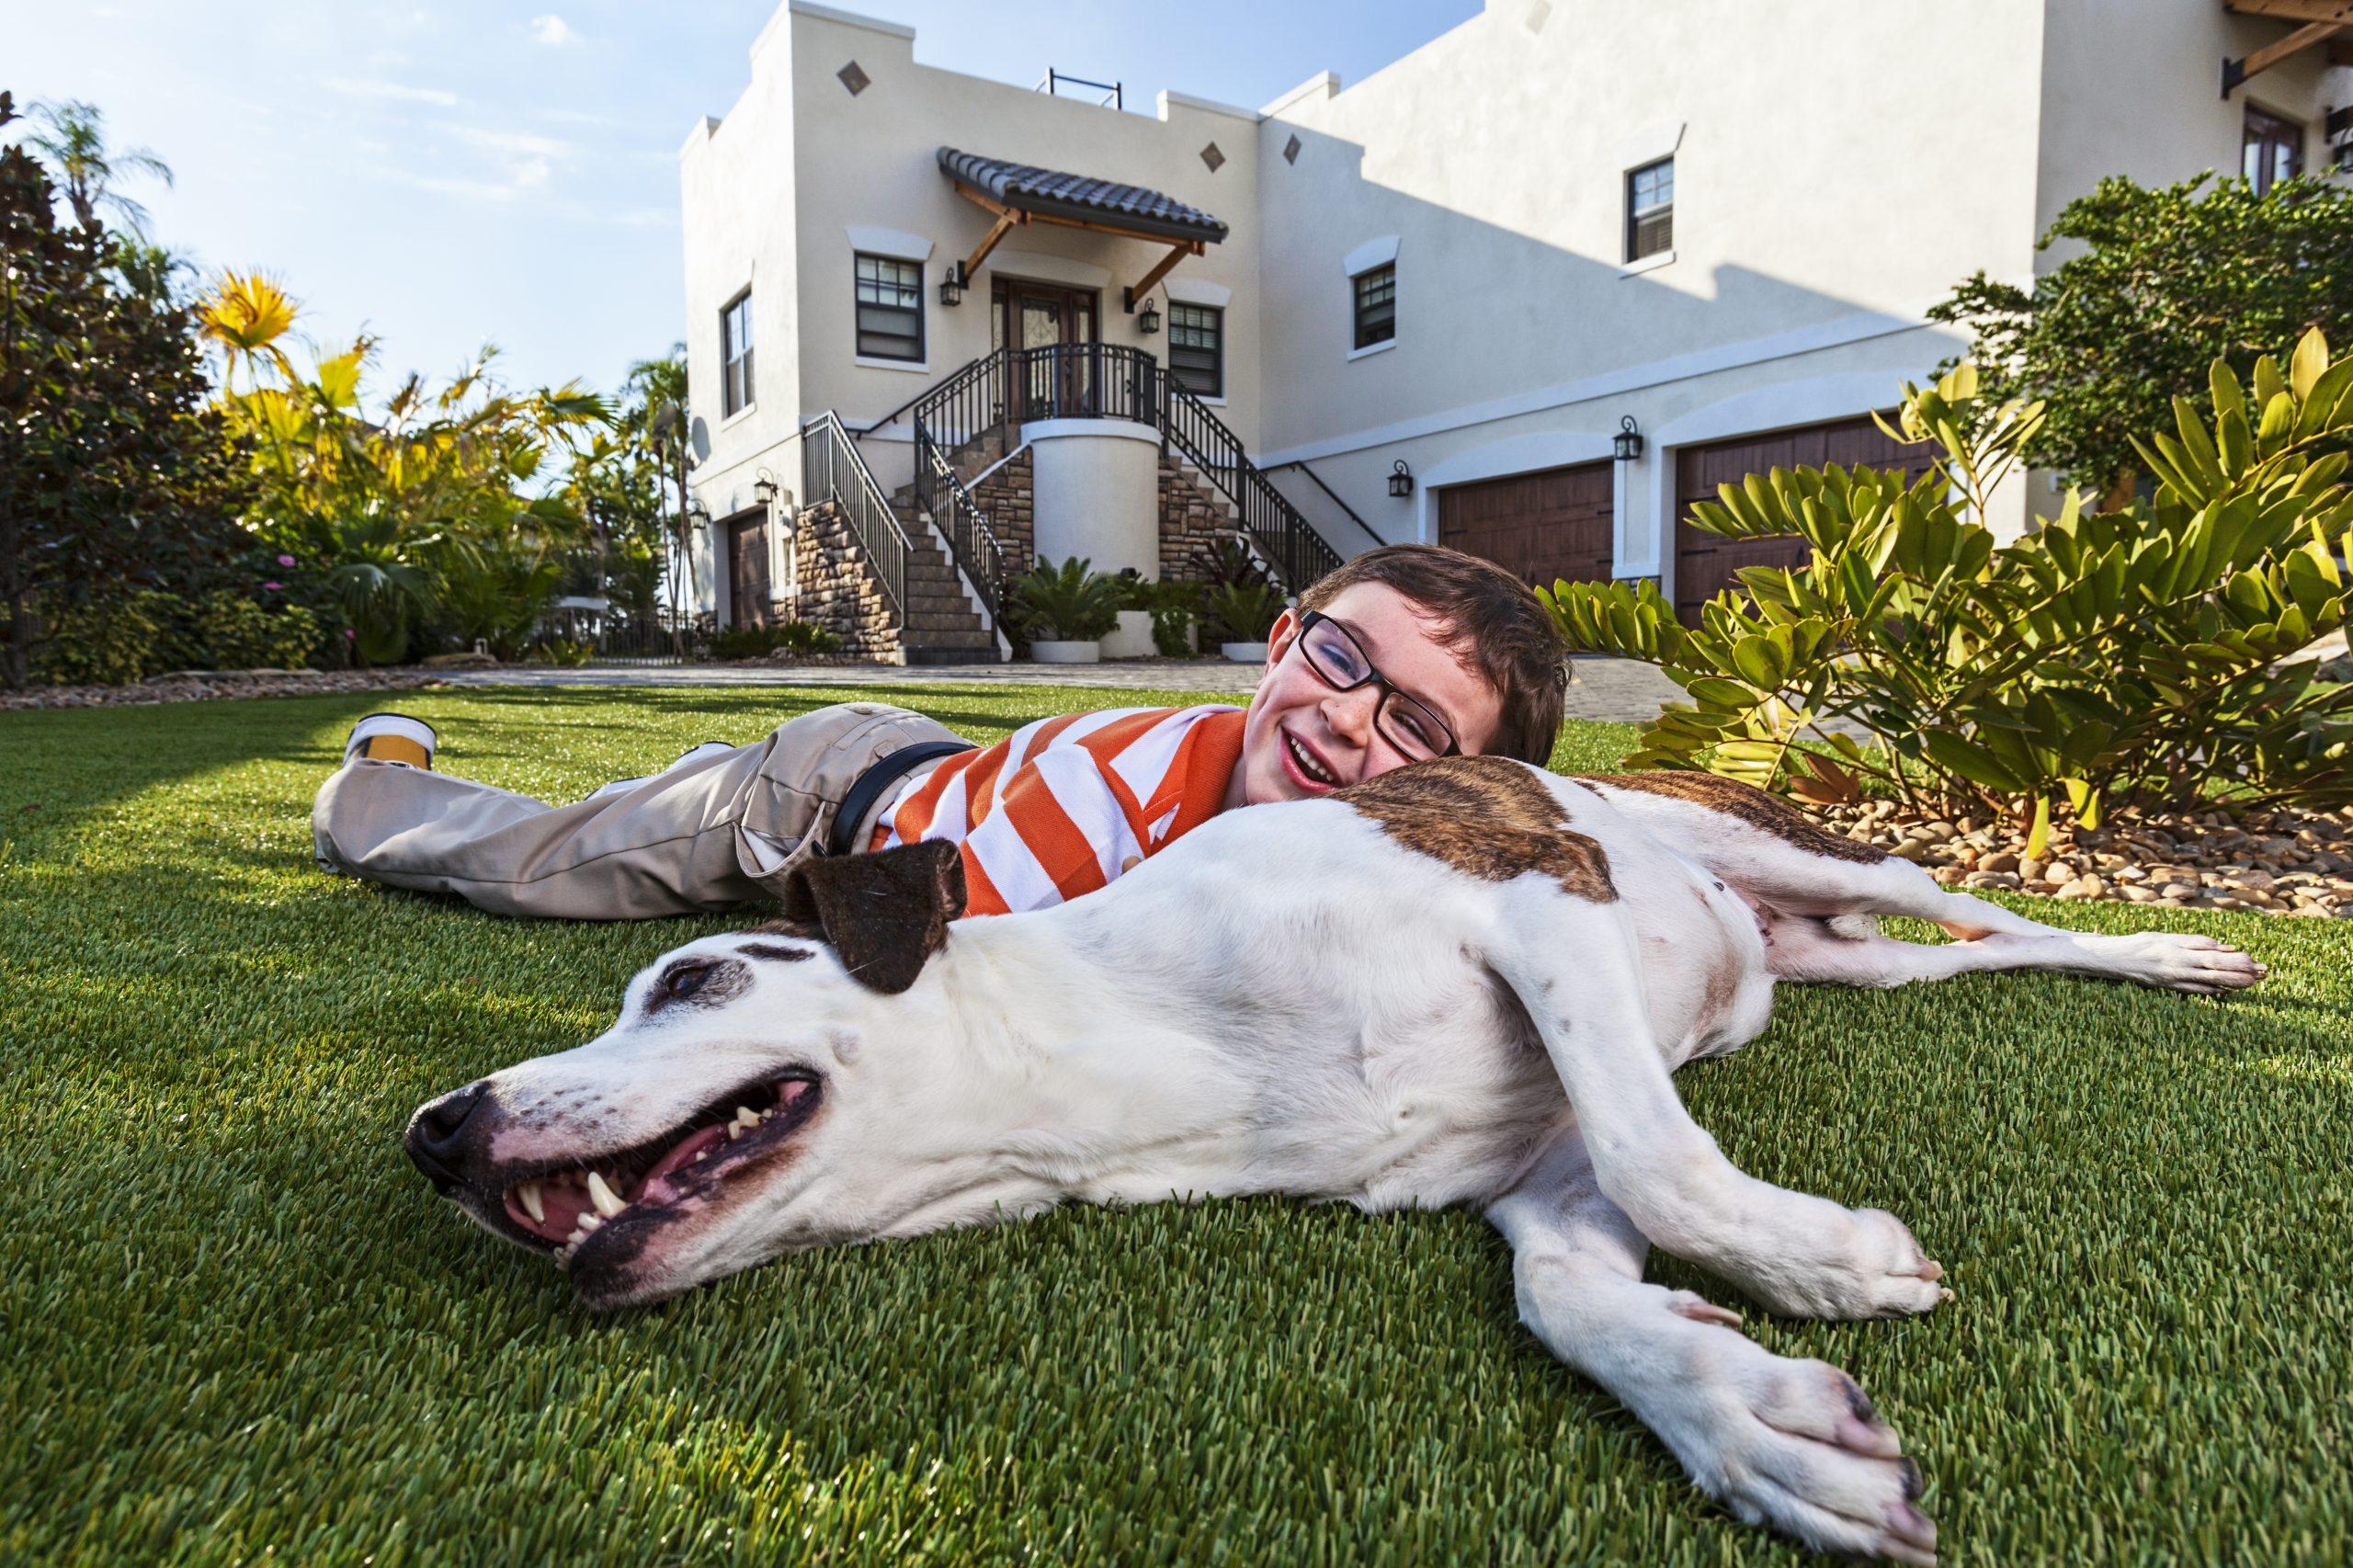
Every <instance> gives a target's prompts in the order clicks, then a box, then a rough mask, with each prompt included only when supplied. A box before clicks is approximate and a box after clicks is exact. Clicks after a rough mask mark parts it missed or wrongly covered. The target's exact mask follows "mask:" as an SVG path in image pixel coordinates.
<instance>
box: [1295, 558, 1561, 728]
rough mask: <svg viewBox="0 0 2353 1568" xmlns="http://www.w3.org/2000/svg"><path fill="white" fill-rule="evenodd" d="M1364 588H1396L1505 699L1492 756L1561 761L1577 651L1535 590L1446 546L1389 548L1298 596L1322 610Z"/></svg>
mask: <svg viewBox="0 0 2353 1568" xmlns="http://www.w3.org/2000/svg"><path fill="white" fill-rule="evenodd" d="M1358 583H1379V584H1381V585H1382V586H1384V587H1387V588H1391V589H1393V590H1395V591H1396V592H1397V593H1399V594H1401V595H1403V596H1404V597H1406V598H1408V599H1410V600H1412V601H1413V602H1414V604H1415V606H1417V607H1418V608H1421V609H1422V610H1424V611H1426V612H1427V614H1428V615H1429V616H1430V618H1431V619H1434V620H1437V621H1438V623H1439V624H1440V625H1441V626H1443V627H1444V628H1445V629H1446V637H1447V641H1448V642H1449V644H1450V645H1451V646H1452V648H1453V650H1454V656H1455V657H1456V658H1457V659H1459V660H1461V663H1462V667H1463V668H1465V669H1467V670H1472V671H1475V672H1476V673H1477V674H1478V675H1480V676H1483V678H1484V679H1485V680H1486V682H1487V684H1488V685H1490V686H1492V687H1495V693H1496V695H1497V696H1498V697H1500V698H1501V699H1503V712H1502V716H1501V717H1500V719H1498V721H1497V722H1496V725H1495V739H1494V740H1493V741H1491V742H1490V743H1488V744H1487V745H1486V747H1485V748H1484V749H1485V751H1486V752H1487V753H1488V754H1489V755H1490V756H1511V757H1518V759H1519V760H1520V761H1522V762H1532V763H1534V764H1535V765H1536V766H1537V767H1543V766H1544V765H1545V764H1546V763H1547V762H1550V761H1551V760H1552V743H1553V741H1554V740H1555V739H1556V738H1558V736H1559V734H1560V733H1561V709H1562V706H1563V704H1564V703H1565V702H1566V701H1567V699H1568V685H1569V663H1568V655H1569V651H1568V646H1567V644H1566V643H1564V642H1562V640H1561V632H1560V629H1559V627H1557V626H1556V625H1554V624H1553V620H1552V612H1551V611H1549V610H1547V609H1546V608H1544V604H1543V601H1542V600H1540V599H1539V598H1538V597H1536V591H1535V590H1534V589H1533V588H1530V587H1529V585H1527V584H1525V583H1523V582H1521V581H1520V580H1519V579H1518V578H1517V577H1515V576H1513V575H1512V574H1510V573H1508V572H1506V571H1505V570H1504V569H1503V568H1502V567H1500V566H1498V565H1496V564H1495V562H1492V561H1482V560H1481V559H1479V557H1477V556H1475V555H1465V554H1463V553H1462V551H1459V550H1449V549H1448V548H1447V547H1446V546H1444V545H1438V544H1384V545H1382V546H1381V547H1380V548H1379V549H1378V550H1368V551H1365V552H1364V553H1363V554H1362V555H1358V556H1352V557H1350V558H1349V559H1348V560H1347V561H1345V562H1341V563H1340V564H1339V565H1338V566H1336V567H1335V568H1334V569H1333V570H1331V571H1329V572H1326V573H1325V574H1324V575H1323V576H1321V577H1318V578H1317V579H1315V581H1314V582H1313V583H1311V584H1309V585H1307V589H1306V591H1305V592H1304V593H1302V594H1301V595H1300V596H1299V608H1302V609H1322V608H1324V607H1325V606H1326V605H1328V604H1330V603H1331V602H1332V601H1333V600H1334V599H1336V598H1337V597H1339V596H1340V594H1341V593H1342V592H1343V591H1344V590H1346V589H1348V588H1352V587H1354V586H1355V585H1357V584H1358Z"/></svg>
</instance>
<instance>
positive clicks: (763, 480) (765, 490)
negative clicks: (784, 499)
mask: <svg viewBox="0 0 2353 1568" xmlns="http://www.w3.org/2000/svg"><path fill="white" fill-rule="evenodd" d="M752 494H754V495H755V496H756V497H757V498H758V500H759V503H760V505H761V506H775V505H776V475H774V474H772V473H770V472H768V471H767V470H766V469H762V470H760V474H759V477H758V478H757V479H755V480H753V481H752Z"/></svg>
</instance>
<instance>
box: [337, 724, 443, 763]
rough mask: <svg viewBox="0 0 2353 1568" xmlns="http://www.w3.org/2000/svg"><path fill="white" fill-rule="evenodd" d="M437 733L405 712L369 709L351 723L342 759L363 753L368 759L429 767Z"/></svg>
mask: <svg viewBox="0 0 2353 1568" xmlns="http://www.w3.org/2000/svg"><path fill="white" fill-rule="evenodd" d="M437 744H439V737H438V736H437V735H435V734H434V733H433V726H432V725H430V724H428V723H426V722H425V721H424V720H422V719H412V718H410V717H409V716H408V715H407V714H405V713H370V714H369V715H368V717H366V718H365V719H362V720H360V721H359V722H358V723H357V724H354V725H352V726H351V738H350V739H349V740H347V741H346V742H344V743H343V760H344V761H346V762H350V761H352V760H353V759H354V758H358V757H365V758H366V759H367V760H368V761H369V762H398V763H404V764H405V765H407V766H408V767H422V768H424V769H426V771H427V772H430V771H432V768H433V748H434V747H435V746H436V745H437Z"/></svg>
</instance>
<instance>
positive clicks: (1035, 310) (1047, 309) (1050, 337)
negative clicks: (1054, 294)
mask: <svg viewBox="0 0 2353 1568" xmlns="http://www.w3.org/2000/svg"><path fill="white" fill-rule="evenodd" d="M1062 340H1063V312H1062V307H1061V306H1060V305H1059V304H1058V303H1056V302H1055V301H1052V300H1024V301H1021V347H1024V348H1044V347H1048V346H1049V345H1051V344H1056V343H1060V342H1061V341H1062Z"/></svg>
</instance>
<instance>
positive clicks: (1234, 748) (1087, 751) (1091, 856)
mask: <svg viewBox="0 0 2353 1568" xmlns="http://www.w3.org/2000/svg"><path fill="white" fill-rule="evenodd" d="M1242 722H1243V710H1241V709H1239V708H1232V707H1227V706H1224V705H1222V704H1216V703H1204V704H1202V705H1200V706H1199V707H1195V708H1114V709H1110V710H1106V711H1104V712H1099V713H1071V714H1065V715H1063V717H1061V718H1058V719H1040V720H1039V721H1038V722H1036V723H1033V724H1025V725H1023V726H1022V727H1021V728H1020V729H1018V730H1016V731H1015V732H1014V733H1012V734H1011V735H1009V736H1007V737H1006V739H1004V740H1001V741H999V742H997V744H995V745H993V746H988V747H985V748H983V749H982V750H979V751H968V752H960V753H958V754H957V755H956V756H951V757H949V758H947V759H946V760H945V761H943V762H941V763H940V764H939V766H938V767H935V768H933V769H932V770H931V771H930V772H928V773H925V774H919V775H917V776H916V777H915V778H913V779H911V780H910V781H909V782H908V784H907V785H906V787H905V788H904V790H901V791H900V793H899V796H898V798H897V799H896V800H895V801H892V804H891V807H890V809H889V810H888V811H887V812H884V813H883V814H882V816H881V820H880V821H878V822H877V823H876V824H875V827H874V837H873V840H872V842H871V843H870V845H869V847H870V848H872V849H888V848H890V847H892V846H893V845H900V844H914V843H917V842H920V841H922V840H924V839H936V840H945V841H947V842H949V843H951V844H958V845H961V846H963V851H964V886H965V893H966V903H965V913H966V914H968V915H1008V914H1014V913H1017V912H1018V911H1021V910H1028V909H1044V908H1047V907H1049V906H1050V905H1052V904H1057V903H1063V902H1064V901H1065V900H1068V899H1074V898H1076V897H1078V896H1079V895H1080V894H1081V893H1089V892H1094V891H1095V890H1096V889H1097V888H1099V887H1101V886H1103V885H1104V884H1105V883H1106V882H1108V881H1111V879H1112V878H1114V877H1116V876H1118V875H1119V874H1120V869H1122V868H1123V867H1124V866H1125V865H1126V864H1127V862H1128V861H1129V860H1130V859H1132V858H1138V857H1142V858H1150V857H1151V856H1154V855H1156V854H1158V853H1159V852H1160V851H1161V850H1163V849H1165V848H1167V847H1168V846H1170V845H1171V844H1174V843H1176V840H1177V839H1179V838H1181V837H1183V836H1184V835H1186V834H1187V833H1189V832H1191V831H1192V830H1193V829H1194V828H1197V827H1199V825H1200V824H1203V823H1205V822H1207V821H1209V820H1210V818H1211V817H1213V816H1215V815H1216V814H1217V813H1218V812H1219V810H1220V809H1221V808H1222V807H1223V805H1224V804H1225V791H1226V788H1227V786H1228V785H1229V784H1230V783H1231V782H1232V781H1233V769H1234V766H1235V764H1237V763H1238V762H1239V761H1240V760H1241V758H1242Z"/></svg>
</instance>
